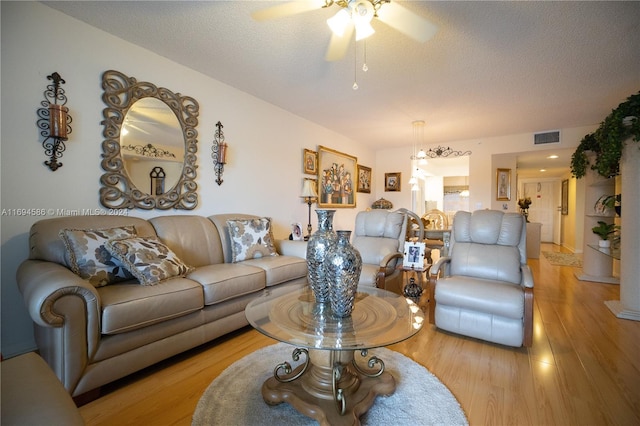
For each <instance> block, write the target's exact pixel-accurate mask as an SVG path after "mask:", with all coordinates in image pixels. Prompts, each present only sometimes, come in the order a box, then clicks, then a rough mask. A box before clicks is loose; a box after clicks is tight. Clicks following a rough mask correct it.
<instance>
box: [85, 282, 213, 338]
mask: <svg viewBox="0 0 640 426" xmlns="http://www.w3.org/2000/svg"><path fill="white" fill-rule="evenodd" d="M98 293H100V299H101V301H102V321H101V327H102V333H103V334H118V333H123V332H126V331H130V330H135V329H138V328H142V327H146V326H148V325H151V324H155V323H159V322H163V321H166V320H168V319H171V318H176V317H179V316H183V315H187V314H189V313H191V312H194V311H197V310H199V309H202V307H203V306H204V299H203V295H202V287H201V286H200V284H198V283H197V282H195V281H192V280H190V279H187V278H180V277H178V278H172V279H168V280H164V281H162V282H160V283H158V284H156V285H153V286H142V285H138V283H137V282H135V281H129V282H126V283H118V284H113V285H110V286H106V287H101V288H99V289H98Z"/></svg>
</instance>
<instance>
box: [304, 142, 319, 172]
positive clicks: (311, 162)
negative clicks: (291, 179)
mask: <svg viewBox="0 0 640 426" xmlns="http://www.w3.org/2000/svg"><path fill="white" fill-rule="evenodd" d="M302 164H303V171H304V173H306V174H308V175H315V174H317V173H318V153H317V152H316V151H311V150H310V149H306V148H305V150H304V154H303V155H302Z"/></svg>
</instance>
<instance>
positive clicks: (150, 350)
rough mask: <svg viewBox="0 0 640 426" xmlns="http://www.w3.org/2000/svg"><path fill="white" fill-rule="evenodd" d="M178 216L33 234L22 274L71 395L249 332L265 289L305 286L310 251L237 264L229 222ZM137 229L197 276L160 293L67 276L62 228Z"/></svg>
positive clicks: (102, 219)
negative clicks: (253, 308) (250, 309)
mask: <svg viewBox="0 0 640 426" xmlns="http://www.w3.org/2000/svg"><path fill="white" fill-rule="evenodd" d="M237 218H240V219H243V218H244V219H247V218H257V217H256V216H251V215H244V214H224V215H214V216H210V217H202V216H188V215H174V216H160V217H156V218H153V219H150V220H144V219H140V218H134V217H122V216H81V217H61V218H53V219H46V220H42V221H39V222H37V223H35V224H34V225H33V226H32V228H31V232H30V239H29V242H30V253H29V259H28V260H26V261H25V262H23V263H22V264H21V265H20V267H19V269H18V272H17V280H18V286H19V289H20V291H21V293H22V295H23V298H24V301H25V303H26V306H27V308H28V311H29V314H30V315H31V318H32V319H33V322H34V324H35V338H36V343H37V346H38V349H39V352H40V354H41V356H42V357H43V358H44V359H45V361H46V362H47V363H48V364H49V366H50V367H51V369H52V370H53V371H54V372H55V374H56V375H57V376H58V378H59V379H60V381H61V382H62V384H63V385H64V387H65V388H66V389H67V391H68V392H69V393H70V394H71V395H72V396H79V395H82V394H85V393H86V392H88V391H91V390H94V389H96V388H99V387H100V386H102V385H104V384H106V383H109V382H111V381H114V380H116V379H119V378H121V377H124V376H126V375H128V374H131V373H133V372H135V371H138V370H140V369H142V368H145V367H147V366H149V365H152V364H154V363H156V362H158V361H160V360H163V359H166V358H168V357H171V356H173V355H175V354H178V353H180V352H183V351H185V350H187V349H190V348H193V347H196V346H198V345H200V344H202V343H205V342H208V341H211V340H213V339H215V338H217V337H220V336H222V335H224V334H226V333H229V332H231V331H233V330H236V329H239V328H242V327H244V326H246V325H248V322H247V320H246V317H245V314H244V309H245V306H246V305H247V304H248V303H249V302H250V301H251V300H253V299H254V298H256V297H258V296H260V295H261V294H263V292H265V291H270V292H275V293H277V292H286V291H291V290H292V289H293V288H298V287H300V286H303V285H305V284H306V282H307V279H306V274H307V265H306V260H305V255H306V245H305V244H304V243H302V244H301V243H300V242H297V241H296V242H294V241H282V242H281V244H279V247H278V250H279V256H268V257H262V258H254V259H250V260H245V261H241V262H237V263H233V262H232V258H233V255H232V249H231V241H230V236H229V233H228V230H227V223H226V220H227V219H237ZM128 225H132V226H134V227H135V231H136V234H137V235H138V236H140V237H153V236H155V237H158V238H159V240H160V241H161V242H163V243H164V244H165V245H166V246H168V247H169V248H170V249H171V250H172V251H173V252H174V253H175V254H176V255H177V256H178V257H179V258H180V259H181V260H182V261H183V262H184V263H186V264H187V265H189V266H192V267H194V268H195V269H194V270H193V271H192V272H190V273H189V274H188V275H186V276H184V277H175V278H170V279H168V280H165V281H161V282H160V283H158V284H156V285H152V286H145V285H140V284H139V282H138V281H136V280H129V281H124V282H118V283H116V284H109V285H106V286H101V287H95V286H94V285H92V284H91V283H90V282H89V281H87V280H85V279H82V278H80V276H78V275H76V274H75V273H74V272H72V271H71V270H70V269H69V259H68V255H67V254H66V248H65V245H64V244H63V241H62V240H61V238H60V237H59V235H58V234H59V232H60V230H62V229H69V228H72V229H104V228H113V227H122V226H128Z"/></svg>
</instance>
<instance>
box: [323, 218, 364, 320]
mask: <svg viewBox="0 0 640 426" xmlns="http://www.w3.org/2000/svg"><path fill="white" fill-rule="evenodd" d="M337 235H338V241H337V242H336V245H335V246H334V248H333V250H331V252H330V253H329V256H328V258H327V265H328V271H327V276H328V277H329V281H330V285H329V302H330V303H331V311H332V312H333V315H335V316H336V317H340V318H344V317H348V316H349V315H351V311H353V304H354V301H355V296H356V292H357V291H358V281H359V280H360V272H362V257H361V256H360V252H359V251H358V249H356V248H355V247H354V246H352V245H351V243H350V242H349V239H350V237H351V231H338V232H337Z"/></svg>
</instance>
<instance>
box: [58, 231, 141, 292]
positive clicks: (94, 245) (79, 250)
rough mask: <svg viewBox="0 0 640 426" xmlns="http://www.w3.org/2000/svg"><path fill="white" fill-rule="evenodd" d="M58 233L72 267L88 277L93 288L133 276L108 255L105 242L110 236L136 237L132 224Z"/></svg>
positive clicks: (78, 273)
mask: <svg viewBox="0 0 640 426" xmlns="http://www.w3.org/2000/svg"><path fill="white" fill-rule="evenodd" d="M59 235H60V238H62V241H63V242H64V245H65V247H66V249H67V259H68V261H69V267H71V270H72V271H73V272H74V273H75V274H77V275H79V276H80V277H81V278H84V279H85V280H89V282H90V283H91V284H92V285H93V286H94V287H102V286H105V285H107V284H113V283H117V282H120V281H125V280H130V279H133V275H131V273H129V271H128V270H127V269H126V268H125V267H123V265H122V263H120V261H119V260H118V259H115V258H114V257H113V256H111V253H109V252H108V251H107V249H106V248H105V246H104V244H105V243H106V242H107V241H109V240H110V239H112V238H124V237H132V236H135V235H136V229H135V227H133V226H123V227H119V228H108V229H62V230H61V231H60V233H59Z"/></svg>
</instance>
